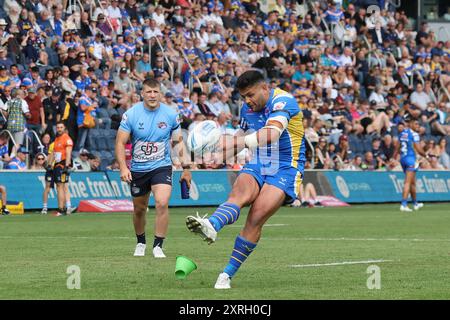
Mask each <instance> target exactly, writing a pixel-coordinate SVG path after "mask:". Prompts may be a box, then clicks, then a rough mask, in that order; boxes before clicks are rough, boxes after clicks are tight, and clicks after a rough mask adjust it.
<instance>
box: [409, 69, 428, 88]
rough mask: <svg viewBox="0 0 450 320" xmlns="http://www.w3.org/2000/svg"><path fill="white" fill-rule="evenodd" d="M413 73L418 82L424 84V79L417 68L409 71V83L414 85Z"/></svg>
mask: <svg viewBox="0 0 450 320" xmlns="http://www.w3.org/2000/svg"><path fill="white" fill-rule="evenodd" d="M414 75H417V78H418V79H419V81H420V83H422V85H425V80H424V79H423V76H422V74H421V73H420V72H419V70H416V69H413V70H412V71H411V76H410V84H411V86H413V85H414Z"/></svg>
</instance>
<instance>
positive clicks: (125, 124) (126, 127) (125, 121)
mask: <svg viewBox="0 0 450 320" xmlns="http://www.w3.org/2000/svg"><path fill="white" fill-rule="evenodd" d="M129 117H130V115H129V114H128V112H125V113H124V114H123V115H122V120H121V121H120V126H119V129H120V130H122V131H125V132H128V133H130V132H131V123H130V119H129Z"/></svg>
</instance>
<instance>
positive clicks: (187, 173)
mask: <svg viewBox="0 0 450 320" xmlns="http://www.w3.org/2000/svg"><path fill="white" fill-rule="evenodd" d="M183 180H184V181H186V183H187V187H188V189H190V188H191V181H192V173H191V171H190V170H189V169H184V170H183V173H182V174H181V177H180V182H181V181H183Z"/></svg>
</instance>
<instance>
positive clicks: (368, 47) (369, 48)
mask: <svg viewBox="0 0 450 320" xmlns="http://www.w3.org/2000/svg"><path fill="white" fill-rule="evenodd" d="M362 38H363V40H364V42H365V43H366V45H367V49H368V50H369V57H368V58H369V68H370V67H371V61H372V59H371V57H372V54H373V55H374V56H375V59H377V61H378V64H379V65H380V68H381V66H382V63H381V59H380V57H379V56H378V54H377V53H376V51H375V50H373V49H372V46H371V45H370V42H369V40H368V39H367V37H366V36H365V35H362Z"/></svg>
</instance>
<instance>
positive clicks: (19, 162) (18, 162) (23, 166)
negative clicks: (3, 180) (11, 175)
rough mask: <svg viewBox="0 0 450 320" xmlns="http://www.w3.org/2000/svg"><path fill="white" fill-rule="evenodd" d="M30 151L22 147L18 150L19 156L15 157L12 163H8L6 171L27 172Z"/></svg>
mask: <svg viewBox="0 0 450 320" xmlns="http://www.w3.org/2000/svg"><path fill="white" fill-rule="evenodd" d="M28 154H29V152H28V150H27V149H26V148H25V147H23V146H21V147H19V148H18V149H17V154H16V156H15V157H13V158H12V159H11V161H10V162H9V163H8V165H7V166H6V168H5V169H9V170H20V171H25V170H27V163H26V161H27V157H28Z"/></svg>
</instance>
